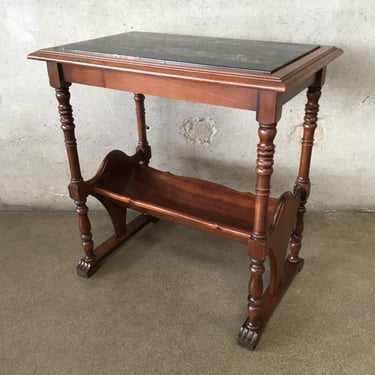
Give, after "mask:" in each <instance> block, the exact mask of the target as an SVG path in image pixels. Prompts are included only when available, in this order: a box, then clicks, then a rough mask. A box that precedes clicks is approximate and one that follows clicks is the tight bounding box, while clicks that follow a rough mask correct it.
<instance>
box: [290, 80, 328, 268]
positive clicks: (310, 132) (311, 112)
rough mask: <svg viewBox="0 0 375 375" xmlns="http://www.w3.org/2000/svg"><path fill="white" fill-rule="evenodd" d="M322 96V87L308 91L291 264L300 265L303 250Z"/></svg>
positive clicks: (291, 243)
mask: <svg viewBox="0 0 375 375" xmlns="http://www.w3.org/2000/svg"><path fill="white" fill-rule="evenodd" d="M320 95H321V87H320V85H316V86H311V87H309V88H308V90H307V98H308V100H307V103H306V107H305V117H304V122H303V137H302V145H301V160H300V167H299V172H298V177H297V180H296V184H295V190H297V189H301V203H300V206H299V208H298V213H297V218H296V223H295V227H294V230H293V233H292V236H291V240H290V255H289V257H288V260H289V262H292V263H298V262H299V261H300V258H299V255H298V254H299V251H300V250H301V242H302V233H303V227H304V223H303V217H304V214H305V212H306V208H305V205H306V203H307V199H308V197H309V194H310V186H311V184H310V178H309V173H310V162H311V154H312V148H313V144H314V132H315V129H316V126H317V120H318V112H319V104H318V102H319V98H320Z"/></svg>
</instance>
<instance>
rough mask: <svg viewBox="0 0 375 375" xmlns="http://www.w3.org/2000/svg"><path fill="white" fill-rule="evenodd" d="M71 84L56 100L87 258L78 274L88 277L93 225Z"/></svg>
mask: <svg viewBox="0 0 375 375" xmlns="http://www.w3.org/2000/svg"><path fill="white" fill-rule="evenodd" d="M69 87H70V83H67V82H62V85H61V87H59V88H56V98H57V100H58V102H59V107H58V109H59V114H60V122H61V129H62V130H63V132H64V139H65V146H66V151H67V154H68V160H69V168H70V174H71V180H70V184H69V193H70V196H71V198H72V199H74V202H75V204H76V212H77V214H78V222H79V230H80V232H81V240H82V248H83V250H84V252H85V257H84V258H82V260H81V261H80V262H79V264H78V267H77V272H78V273H79V274H80V275H82V274H84V275H85V276H87V273H88V272H92V271H93V270H90V268H91V266H92V265H93V264H94V262H95V255H94V243H93V241H92V234H91V224H90V220H89V218H88V215H87V211H88V208H87V206H86V198H87V193H86V191H85V186H84V181H83V178H82V175H81V168H80V165H79V159H78V151H77V142H76V139H75V135H74V128H75V125H74V119H73V111H72V106H71V105H70V93H69Z"/></svg>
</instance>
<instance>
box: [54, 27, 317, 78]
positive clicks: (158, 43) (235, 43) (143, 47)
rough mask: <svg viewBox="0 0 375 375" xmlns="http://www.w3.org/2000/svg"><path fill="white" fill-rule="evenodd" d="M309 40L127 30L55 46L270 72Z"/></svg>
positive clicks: (299, 53)
mask: <svg viewBox="0 0 375 375" xmlns="http://www.w3.org/2000/svg"><path fill="white" fill-rule="evenodd" d="M318 47H319V46H317V45H310V44H295V43H277V42H262V41H254V40H242V39H224V38H211V37H195V36H186V35H174V34H158V33H145V32H130V33H124V34H118V35H113V36H108V37H104V38H98V39H92V40H87V41H83V42H78V43H72V44H66V45H63V46H59V47H55V50H57V51H65V52H76V53H83V54H89V55H96V56H107V57H112V58H119V59H128V60H138V61H149V62H152V61H154V62H158V63H164V64H175V65H188V66H200V67H205V68H210V67H211V68H224V69H235V70H246V71H253V72H260V73H273V72H274V71H276V70H278V69H280V68H282V67H283V66H285V65H288V64H290V63H291V62H293V61H295V60H297V59H299V58H300V57H302V56H304V55H306V54H308V53H310V52H311V51H313V50H315V49H317V48H318Z"/></svg>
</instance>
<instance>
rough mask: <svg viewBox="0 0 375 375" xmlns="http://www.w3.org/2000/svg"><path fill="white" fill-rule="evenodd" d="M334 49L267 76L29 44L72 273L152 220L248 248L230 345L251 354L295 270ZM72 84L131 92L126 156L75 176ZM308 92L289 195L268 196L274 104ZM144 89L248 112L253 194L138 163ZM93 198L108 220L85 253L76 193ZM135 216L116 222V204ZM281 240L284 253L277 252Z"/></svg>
mask: <svg viewBox="0 0 375 375" xmlns="http://www.w3.org/2000/svg"><path fill="white" fill-rule="evenodd" d="M341 54H342V51H341V50H340V49H337V48H335V47H329V46H321V47H319V48H317V49H315V50H314V51H312V52H310V53H308V54H307V55H305V56H303V57H301V58H299V59H297V60H296V61H293V62H291V63H289V64H288V65H286V66H284V67H282V68H280V69H279V70H276V71H275V72H274V73H272V74H264V73H254V72H250V71H243V70H235V69H221V68H217V67H215V68H214V67H209V68H204V67H198V66H194V65H192V66H186V65H185V66H180V65H176V64H169V63H160V62H155V61H154V62H151V61H149V62H147V61H137V60H131V59H126V58H118V57H107V56H96V55H88V54H83V53H77V52H62V51H56V50H54V49H53V48H50V49H45V50H39V51H37V52H34V53H32V54H30V55H29V58H31V59H36V60H44V61H46V62H47V67H48V74H49V80H50V84H51V86H52V87H54V88H55V89H56V96H57V99H58V102H59V112H60V119H61V126H62V129H63V131H64V135H65V144H66V148H67V153H68V160H69V166H70V171H71V183H70V185H69V191H70V196H71V197H72V199H73V200H74V201H75V202H76V206H77V214H78V217H79V228H80V232H81V239H82V246H83V249H84V251H85V257H84V258H83V259H82V260H81V261H80V262H79V265H78V267H77V271H78V273H79V274H80V275H81V276H85V277H89V276H91V275H92V274H93V273H94V272H95V271H96V269H97V268H98V266H99V264H100V263H101V262H102V261H103V260H104V259H105V258H106V257H107V256H108V255H109V254H111V253H112V252H113V251H114V250H115V249H117V248H118V247H119V246H120V245H121V244H123V243H124V242H126V241H127V240H128V239H129V238H130V237H131V236H133V235H134V234H135V233H136V232H137V231H139V230H140V229H141V228H143V227H144V226H145V225H147V224H148V223H149V222H153V221H156V220H157V218H161V219H167V220H170V221H173V222H176V223H179V224H184V225H188V226H191V227H193V228H196V229H200V230H203V231H206V232H209V233H212V234H215V235H219V236H223V237H225V238H229V239H231V240H233V241H237V242H239V243H241V244H245V245H247V247H248V254H249V258H250V267H249V269H250V282H249V295H248V317H247V319H246V321H245V323H244V324H243V325H242V327H241V330H240V334H239V337H238V342H239V343H240V344H241V345H242V346H245V347H246V348H248V349H251V350H253V349H254V348H255V346H256V345H257V343H258V341H259V337H260V335H261V333H262V331H263V329H264V327H265V324H266V322H267V321H268V319H269V317H270V316H271V314H272V312H273V311H274V309H275V308H276V306H277V304H278V303H279V301H280V300H281V298H282V295H283V294H284V293H285V291H286V289H287V288H288V286H289V284H290V282H291V281H292V279H293V278H294V276H295V274H296V273H297V271H299V270H300V269H301V268H302V266H303V259H301V258H299V255H298V254H299V251H300V248H301V239H302V231H303V214H304V212H305V204H306V202H307V198H308V195H309V191H310V179H309V168H310V162H311V151H312V145H313V135H314V130H315V127H316V124H317V113H318V108H319V106H318V100H319V97H320V89H321V86H322V84H323V82H324V77H325V72H326V66H327V65H328V64H329V63H330V62H332V61H333V60H335V59H336V58H337V57H338V56H340V55H341ZM72 82H73V83H81V84H86V85H94V86H99V87H104V88H112V89H118V90H125V91H131V92H133V93H135V94H134V99H135V104H136V114H137V125H138V145H137V148H136V153H135V154H134V155H133V156H127V155H125V154H124V153H122V152H121V151H112V152H111V153H109V154H108V155H107V157H106V158H105V159H104V161H103V163H102V165H101V167H100V168H99V170H98V172H97V174H96V175H95V176H94V177H93V178H92V179H90V180H86V181H84V180H83V178H82V176H81V171H80V166H79V159H78V153H77V147H76V142H75V136H74V121H73V117H72V109H71V106H70V103H69V99H70V95H69V86H70V84H71V83H72ZM306 88H308V92H307V96H308V103H307V105H306V110H305V112H306V113H305V118H304V136H303V139H302V152H301V159H300V168H299V173H298V177H297V181H296V183H295V189H294V193H290V192H286V193H284V194H283V195H282V196H281V197H280V198H279V199H276V198H272V197H270V186H271V184H270V182H271V175H272V171H273V155H274V151H275V146H274V139H275V136H276V126H277V125H276V124H277V123H278V121H279V119H280V117H281V111H282V105H283V104H284V103H286V102H287V101H288V100H290V99H291V98H292V97H294V96H295V95H296V94H298V93H299V92H301V91H302V90H304V89H306ZM144 94H150V95H158V96H163V97H167V98H174V99H182V100H189V101H194V102H200V103H208V104H213V105H221V106H228V107H233V108H241V109H248V110H253V111H256V116H257V121H258V122H259V127H258V136H259V143H258V147H257V159H256V186H255V194H251V193H247V192H238V191H235V190H233V189H230V188H228V187H224V186H220V185H218V184H215V183H212V182H207V181H203V180H198V179H194V178H189V177H183V176H175V175H172V174H170V173H168V172H161V171H158V170H156V169H153V168H151V167H149V166H148V164H149V160H150V158H151V148H150V146H149V144H148V141H147V135H146V128H147V127H146V121H145V109H144ZM89 194H90V195H93V196H94V197H96V198H97V199H98V200H99V201H100V202H101V203H102V204H103V205H104V207H105V208H106V209H107V211H108V214H109V215H110V217H111V220H112V223H113V227H114V235H113V236H112V237H110V238H109V239H108V240H107V241H105V242H104V243H103V244H101V245H99V246H98V247H96V248H95V249H94V244H93V241H92V235H91V225H90V221H89V218H88V213H87V212H88V208H87V206H86V199H87V196H88V195H89ZM127 208H132V209H135V210H138V211H140V212H141V213H142V214H141V215H140V216H139V217H138V218H137V219H135V220H134V221H133V222H131V223H129V224H126V210H127ZM289 242H290V255H289V256H286V253H287V249H288V244H289ZM267 256H268V257H269V258H270V271H271V281H270V285H269V286H268V287H267V288H266V289H265V290H264V285H263V273H264V270H265V267H264V261H265V259H266V257H267Z"/></svg>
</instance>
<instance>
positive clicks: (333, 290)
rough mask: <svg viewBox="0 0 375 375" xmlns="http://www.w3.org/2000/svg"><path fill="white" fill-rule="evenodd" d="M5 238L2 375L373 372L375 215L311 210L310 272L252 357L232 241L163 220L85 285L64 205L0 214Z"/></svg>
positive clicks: (242, 271)
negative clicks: (243, 342) (240, 341)
mask: <svg viewBox="0 0 375 375" xmlns="http://www.w3.org/2000/svg"><path fill="white" fill-rule="evenodd" d="M91 217H92V219H93V220H92V222H93V224H94V229H93V232H94V236H95V239H97V240H98V241H99V240H100V239H104V237H105V235H106V234H109V233H110V226H109V224H108V221H107V218H106V216H105V214H104V213H101V212H98V213H95V212H94V213H92V215H91ZM0 238H1V248H0V250H1V258H0V301H1V308H0V374H1V375H13V374H15V375H21V374H46V375H51V374H64V375H65V374H66V375H75V374H100V375H105V374H108V375H115V374H121V375H122V374H130V375H133V374H134V375H135V374H142V375H144V374H146V375H147V374H262V375H267V374H272V375H275V374H276V375H278V374H289V375H292V374H298V375H301V374H314V375H318V374H330V375H332V374H340V375H345V374H353V375H354V374H356V375H357V374H361V375H366V374H369V375H370V374H371V375H373V374H375V298H374V297H375V292H374V289H375V288H374V285H375V272H374V268H375V267H374V266H375V261H374V243H375V215H374V214H364V213H363V214H360V213H357V214H355V213H351V214H349V213H340V214H339V213H337V214H316V213H311V214H308V216H307V218H306V230H305V240H304V245H303V249H302V253H303V256H304V257H305V260H306V263H305V267H304V269H303V270H302V272H301V273H300V274H299V275H298V276H297V278H296V279H295V281H294V283H293V284H292V286H291V287H290V289H289V290H288V292H287V293H286V295H285V297H284V299H283V301H282V302H281V304H280V306H279V307H278V309H277V310H276V312H275V313H274V315H273V317H272V318H271V320H270V321H269V324H268V326H267V328H266V330H265V332H264V334H263V336H262V339H261V341H260V344H259V345H258V347H257V349H256V351H255V352H249V351H246V350H245V349H243V348H241V347H239V346H238V345H237V344H236V336H237V334H238V330H239V327H240V325H241V324H242V322H243V320H244V318H245V315H246V312H245V311H246V307H245V306H246V294H247V282H248V271H247V257H246V249H245V248H244V247H242V246H241V245H238V244H235V243H232V242H229V241H225V240H222V239H219V238H216V237H212V236H210V235H206V234H203V233H200V232H197V231H193V230H190V229H187V228H184V227H181V226H176V225H172V224H169V223H166V222H159V223H157V224H155V225H150V226H148V227H147V228H145V229H144V230H143V231H142V232H140V233H139V234H138V235H137V236H136V237H134V238H133V239H132V240H131V241H130V242H129V243H128V244H127V245H126V246H125V247H124V248H122V249H121V250H120V251H119V252H117V253H116V254H115V255H114V256H112V257H111V258H110V259H109V260H108V261H107V262H106V263H105V264H104V265H103V266H102V267H101V269H100V270H99V272H98V273H97V274H95V275H94V276H93V277H92V278H91V279H89V280H87V279H83V278H80V277H78V276H76V274H75V265H76V262H77V260H78V259H79V257H80V256H81V251H80V248H79V247H80V245H79V237H78V235H77V229H76V218H75V215H74V214H73V213H58V212H55V213H34V212H29V213H2V214H0Z"/></svg>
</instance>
